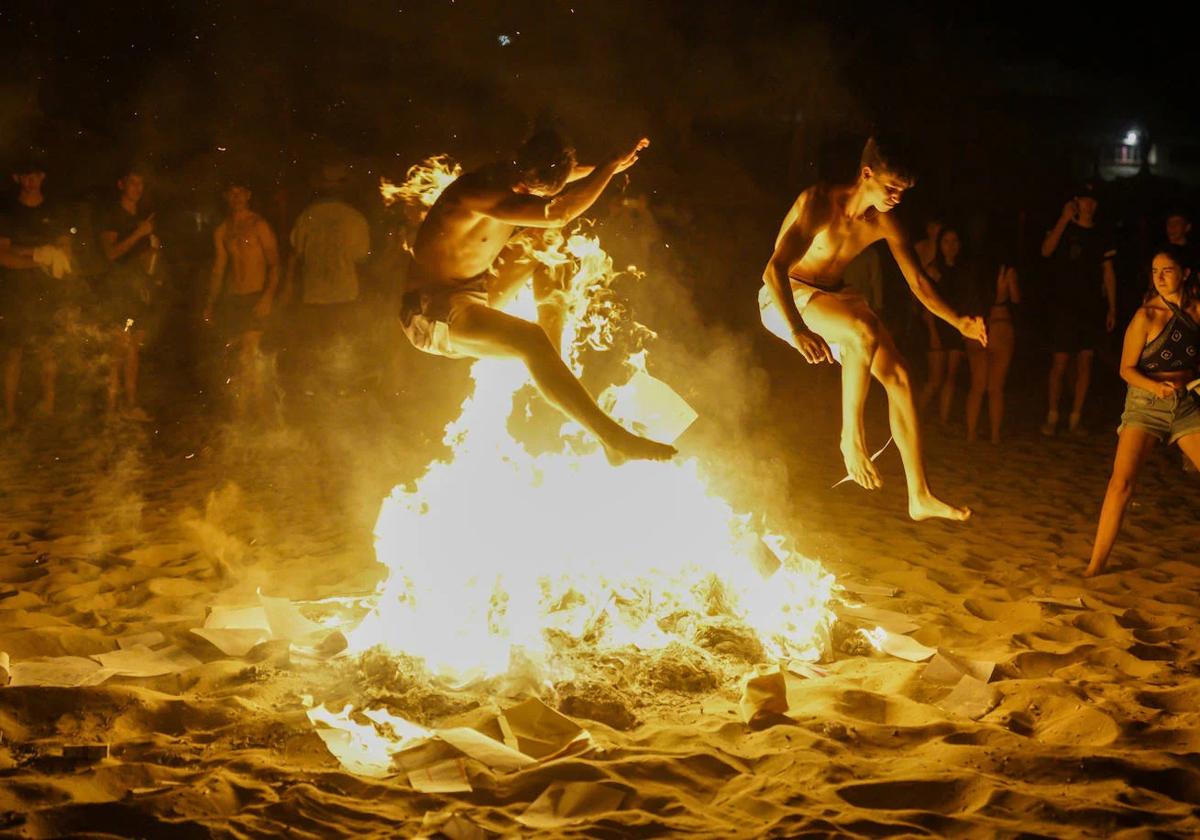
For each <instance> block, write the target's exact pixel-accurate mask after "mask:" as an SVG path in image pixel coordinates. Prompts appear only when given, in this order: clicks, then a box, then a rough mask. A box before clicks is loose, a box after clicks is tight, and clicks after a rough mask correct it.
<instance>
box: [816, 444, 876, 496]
mask: <svg viewBox="0 0 1200 840" xmlns="http://www.w3.org/2000/svg"><path fill="white" fill-rule="evenodd" d="M891 445H892V439H891V438H890V437H889V438H888V439H887V443H885V444H884V445H883V446H881V447H879V450H878V451H877V452H876V453H875V454H874V455H872V456H871V462H872V463H874V462H875V460H876V459H877V458H878V457H879V456H880V455H882V454H883V453H884V450H886V449H887V448H888V447H889V446H891ZM850 480H851V475H850V473H846V475H845V477H844V478H842V479H841V481H839V482H838V483H837V484H835V485H833V487H830V488H829V489H830V490H832V489H834V487H840V486H841V485H843V484H845V483H846V482H847V481H850Z"/></svg>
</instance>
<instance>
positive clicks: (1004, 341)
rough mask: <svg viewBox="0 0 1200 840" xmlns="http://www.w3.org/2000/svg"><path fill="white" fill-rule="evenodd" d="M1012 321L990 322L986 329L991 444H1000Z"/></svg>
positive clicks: (1009, 362)
mask: <svg viewBox="0 0 1200 840" xmlns="http://www.w3.org/2000/svg"><path fill="white" fill-rule="evenodd" d="M1014 339H1015V337H1014V335H1013V327H1012V321H1010V320H1007V319H1000V320H994V321H992V323H991V325H990V327H989V328H988V349H987V358H988V382H987V387H988V414H989V416H990V418H991V421H992V443H999V442H1000V425H1001V423H1002V421H1003V420H1004V383H1005V382H1006V381H1007V380H1008V366H1009V364H1011V363H1012V357H1013V348H1014V345H1015V340H1014Z"/></svg>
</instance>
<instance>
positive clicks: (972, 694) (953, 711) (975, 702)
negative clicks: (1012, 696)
mask: <svg viewBox="0 0 1200 840" xmlns="http://www.w3.org/2000/svg"><path fill="white" fill-rule="evenodd" d="M999 700H1000V696H999V692H997V691H996V689H995V688H993V687H992V686H990V685H988V684H987V683H985V682H982V681H981V680H977V679H975V678H974V677H972V676H969V675H964V676H963V677H962V679H960V680H959V681H958V683H957V684H956V685H955V686H954V690H953V691H951V692H950V693H949V694H947V695H946V696H945V697H944V698H943V699H942V701H941V702H940V703H938V706H939V707H940V708H941V709H942V711H944V712H945V713H946V714H948V715H953V716H955V717H965V718H970V719H971V720H978V719H979V718H981V717H983V716H984V715H986V714H987V713H988V712H990V711H991V710H992V709H993V708H995V706H996V704H997V703H998V702H999Z"/></svg>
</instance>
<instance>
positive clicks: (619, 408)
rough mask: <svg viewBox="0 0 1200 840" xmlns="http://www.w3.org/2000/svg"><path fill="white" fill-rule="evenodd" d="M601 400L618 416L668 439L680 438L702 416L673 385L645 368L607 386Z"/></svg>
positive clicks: (609, 411) (657, 436)
mask: <svg viewBox="0 0 1200 840" xmlns="http://www.w3.org/2000/svg"><path fill="white" fill-rule="evenodd" d="M599 403H600V405H602V406H603V407H604V408H605V409H606V410H607V411H608V413H609V414H611V415H612V416H613V417H614V418H616V419H617V420H624V421H626V422H629V423H631V424H633V425H634V426H635V428H636V427H641V428H640V429H639V431H640V430H644V432H645V434H646V435H647V436H648V437H651V438H653V439H654V440H658V441H663V442H664V443H674V442H675V441H676V440H678V439H679V436H680V435H682V434H683V433H684V432H686V431H687V430H688V427H689V426H691V425H692V423H694V422H695V421H696V418H697V417H698V416H699V415H698V414H696V411H695V409H693V408H692V407H691V406H690V405H688V403H687V400H685V399H684V398H683V397H681V396H679V394H677V393H675V391H674V389H672V388H671V386H670V385H668V384H667V383H665V382H663V381H662V380H661V379H655V378H654V377H653V376H651V375H650V374H648V373H646V372H645V371H641V370H639V371H637V372H636V373H634V374H633V376H632V377H630V379H629V381H628V382H626V383H625V384H624V385H610V386H609V387H607V388H605V389H604V392H603V393H601V394H600V399H599Z"/></svg>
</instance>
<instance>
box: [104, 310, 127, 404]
mask: <svg viewBox="0 0 1200 840" xmlns="http://www.w3.org/2000/svg"><path fill="white" fill-rule="evenodd" d="M128 338H129V337H128V335H126V333H125V331H124V330H118V331H117V334H116V335H115V336H114V337H113V343H112V348H111V349H110V350H109V353H110V354H111V355H112V358H111V359H110V360H109V365H108V390H107V391H106V392H105V406H106V408H107V409H108V413H109V414H112V413H113V412H114V411H116V410H117V397H118V396H119V395H120V393H121V372H122V370H123V369H124V367H125V354H126V350H125V343H126V341H128Z"/></svg>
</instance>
